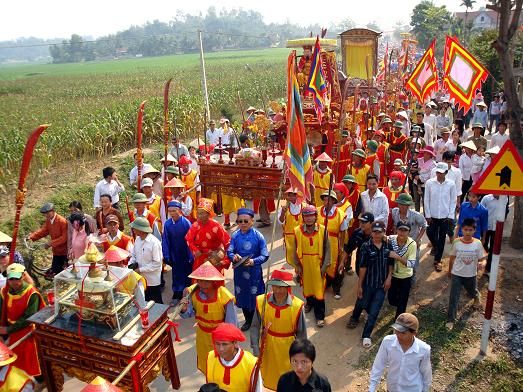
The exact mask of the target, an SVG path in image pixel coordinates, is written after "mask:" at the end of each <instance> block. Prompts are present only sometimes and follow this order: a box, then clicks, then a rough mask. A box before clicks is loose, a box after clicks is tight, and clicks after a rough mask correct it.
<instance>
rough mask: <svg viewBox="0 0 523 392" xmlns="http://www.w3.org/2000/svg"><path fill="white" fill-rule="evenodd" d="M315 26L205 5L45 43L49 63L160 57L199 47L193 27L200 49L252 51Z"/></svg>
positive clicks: (347, 23)
mask: <svg viewBox="0 0 523 392" xmlns="http://www.w3.org/2000/svg"><path fill="white" fill-rule="evenodd" d="M353 26H354V23H353V22H352V21H351V20H350V19H346V20H344V21H343V22H342V23H340V24H338V25H332V26H329V28H328V35H327V36H329V37H336V35H337V34H339V33H340V32H342V31H343V30H345V29H347V28H351V27H353ZM321 27H325V26H319V25H312V26H306V27H304V26H299V25H296V24H291V23H283V24H275V23H270V24H267V23H265V22H264V21H263V15H262V14H261V13H259V12H257V11H252V10H242V9H239V10H236V9H232V10H225V9H224V10H221V11H219V12H217V11H216V8H215V7H210V8H209V9H208V10H207V13H206V15H205V16H203V15H202V14H200V15H190V14H184V13H182V12H178V14H177V15H176V16H175V17H174V18H173V19H172V20H171V21H169V22H160V21H158V20H155V21H153V22H147V23H146V24H144V25H142V26H132V27H130V28H129V29H127V30H125V31H121V32H118V33H116V34H112V35H108V36H105V37H100V38H98V39H96V40H94V41H88V42H86V41H84V40H83V39H82V37H80V36H79V35H77V34H73V35H72V36H71V39H69V40H64V41H63V42H61V43H60V44H56V45H52V46H50V48H49V50H50V54H51V56H52V58H53V62H54V63H68V62H79V61H91V60H95V59H107V58H114V57H128V56H133V57H134V56H136V55H142V56H164V55H170V54H176V53H193V52H197V51H198V50H199V45H200V44H199V41H198V34H197V31H198V30H202V31H204V39H203V46H204V50H205V51H220V50H226V49H256V48H267V47H271V46H285V43H286V41H287V40H288V39H292V38H297V37H303V36H308V35H309V34H310V32H312V34H313V35H316V34H319V33H320V30H321Z"/></svg>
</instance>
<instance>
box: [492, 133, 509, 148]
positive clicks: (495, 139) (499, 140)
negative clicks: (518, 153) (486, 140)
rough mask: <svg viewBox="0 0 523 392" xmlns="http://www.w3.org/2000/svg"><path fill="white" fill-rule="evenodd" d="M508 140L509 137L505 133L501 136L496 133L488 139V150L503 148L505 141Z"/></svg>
mask: <svg viewBox="0 0 523 392" xmlns="http://www.w3.org/2000/svg"><path fill="white" fill-rule="evenodd" d="M508 139H510V136H509V134H508V132H507V131H505V133H504V134H503V135H502V134H501V133H499V132H496V133H495V134H494V135H492V138H491V139H490V144H489V146H488V147H489V148H492V147H495V146H498V147H499V148H501V147H503V145H504V144H505V143H506V141H507V140H508Z"/></svg>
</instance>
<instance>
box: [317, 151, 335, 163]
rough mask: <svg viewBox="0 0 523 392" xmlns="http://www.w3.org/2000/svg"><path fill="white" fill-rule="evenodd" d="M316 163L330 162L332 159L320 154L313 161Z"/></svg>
mask: <svg viewBox="0 0 523 392" xmlns="http://www.w3.org/2000/svg"><path fill="white" fill-rule="evenodd" d="M315 161H317V162H332V158H331V157H330V156H328V155H327V153H325V152H322V153H321V154H320V155H318V156H317V157H316V159H315Z"/></svg>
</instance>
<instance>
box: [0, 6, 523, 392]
mask: <svg viewBox="0 0 523 392" xmlns="http://www.w3.org/2000/svg"><path fill="white" fill-rule="evenodd" d="M374 3H381V2H380V1H374ZM463 3H464V4H463V6H465V7H466V9H467V13H470V14H471V15H472V14H473V15H476V13H475V12H469V8H470V9H472V7H473V5H472V4H468V3H469V2H463ZM465 3H467V4H465ZM470 3H474V2H470ZM488 3H493V5H492V7H487V8H489V9H492V10H493V11H492V12H494V13H496V12H497V14H498V18H501V19H499V20H498V24H499V23H501V25H502V26H508V27H507V29H506V31H505V33H507V34H510V33H512V34H514V32H513V31H512V30H511V29H513V28H514V30H515V29H516V28H517V29H521V26H523V23H519V22H518V21H519V20H520V19H519V18H520V14H521V8H522V3H521V2H520V1H516V2H513V3H514V4H512V3H511V2H508V3H507V2H505V1H498V2H496V1H494V2H488ZM505 3H507V4H508V5H507V4H505ZM430 4H432V3H430V2H427V1H421V2H419V4H418V5H416V8H415V9H414V15H416V13H417V12H419V9H417V7H422V6H427V7H428V6H429V5H430ZM431 6H432V7H435V6H434V4H432V5H431ZM347 7H349V6H348V5H347ZM351 7H352V5H351ZM360 7H364V5H361V6H360ZM496 7H497V8H496ZM507 7H508V8H507ZM435 8H437V7H435ZM440 8H445V6H442V7H440ZM347 11H348V10H347ZM481 12H482V11H478V13H477V14H478V15H482V14H481ZM485 12H486V11H485ZM507 13H508V15H507ZM457 15H458V13H456V16H455V18H458V16H457ZM485 15H486V14H485ZM481 17H482V18H483V16H481ZM467 18H468V16H467ZM473 18H476V16H473ZM473 18H472V17H471V23H475V22H476V19H473ZM412 21H413V22H412V23H411V24H412V25H413V26H414V24H413V23H414V21H415V16H412ZM465 22H466V21H465ZM518 23H519V24H518ZM473 31H474V30H473V29H472V28H470V27H469V34H472V33H473ZM496 31H497V30H496ZM500 31H501V30H500ZM198 34H199V44H198V49H197V50H198V51H199V52H200V57H199V60H200V63H199V67H200V69H201V74H200V77H201V93H200V96H199V98H198V99H199V103H198V105H199V106H198V107H199V108H201V109H202V110H201V112H200V113H199V115H198V116H195V117H196V118H195V119H194V121H193V122H192V124H194V125H193V126H192V127H191V126H185V128H182V127H181V126H180V125H179V124H178V121H185V120H186V119H187V118H188V116H189V115H186V114H180V113H182V111H181V110H182V109H181V108H182V106H184V105H186V106H190V104H189V103H188V102H185V103H184V102H183V101H182V100H181V99H178V97H177V96H176V94H177V92H178V91H179V90H178V89H179V86H178V85H179V84H180V83H181V81H180V78H183V76H180V74H179V73H178V74H176V75H174V74H173V75H172V76H168V79H167V80H165V79H163V80H164V82H163V83H162V84H159V83H157V82H156V84H157V86H156V87H157V88H156V93H153V94H156V95H151V94H150V93H149V91H148V92H147V93H146V92H145V89H144V93H143V96H140V97H137V98H136V99H134V98H133V99H132V100H130V104H131V105H133V112H134V113H133V115H132V118H131V119H126V120H125V121H124V120H122V122H121V126H122V127H124V128H125V132H126V133H127V134H128V135H130V136H129V137H130V140H129V144H128V145H127V147H128V148H122V147H123V145H122V146H119V147H117V146H116V144H114V145H112V144H111V145H110V144H107V145H106V146H105V147H104V151H105V152H104V154H99V155H97V162H96V168H97V170H96V173H94V172H92V173H88V174H87V173H83V172H82V170H84V169H85V168H84V167H83V165H84V164H85V163H81V162H80V158H78V166H79V168H71V167H68V170H69V171H72V172H74V176H78V177H82V179H81V186H79V185H75V187H76V189H75V190H74V192H72V193H68V194H67V195H74V198H73V197H72V196H70V197H69V198H67V197H65V198H64V197H62V196H60V194H59V193H56V192H59V188H64V189H65V188H68V187H70V185H68V184H67V181H68V180H67V178H70V175H72V174H71V173H69V174H68V176H67V177H65V176H64V178H63V179H61V180H60V181H61V182H60V183H59V185H57V186H50V187H45V188H46V191H45V192H44V191H42V192H40V193H38V197H37V196H36V195H37V192H36V190H37V189H36V187H35V184H40V183H41V182H38V181H40V179H38V178H36V177H39V176H40V175H45V174H42V171H38V173H39V174H38V176H37V175H36V173H37V170H39V169H38V165H40V164H41V162H42V161H41V159H40V158H39V157H40V155H39V154H40V153H41V150H42V149H43V150H45V148H46V147H45V143H47V141H48V140H49V138H51V137H52V133H53V124H43V125H40V126H37V127H36V128H34V130H33V131H32V132H30V133H29V135H28V137H27V140H26V141H25V142H24V145H23V154H22V155H21V157H20V160H19V162H18V166H17V167H16V169H17V170H16V172H14V173H15V174H14V176H13V179H12V180H11V182H6V184H7V185H5V186H4V185H2V184H1V183H0V186H1V189H2V190H3V192H4V193H6V194H8V195H14V199H13V198H11V199H9V201H8V202H6V204H2V210H3V214H2V215H5V216H4V217H3V218H2V222H0V223H1V225H0V228H1V231H0V243H1V245H0V261H1V262H0V271H1V274H0V335H2V340H1V341H0V392H1V391H5V392H31V391H49V392H58V391H62V390H63V391H82V392H94V391H100V392H101V391H113V392H116V391H140V392H142V391H167V390H181V391H195V392H196V391H201V392H209V391H213V392H219V391H226V392H263V391H277V392H287V391H293V392H299V391H324V392H330V391H369V392H378V391H388V392H415V391H416V392H428V391H444V390H445V391H454V390H455V391H462V390H470V391H473V390H496V391H497V390H499V391H501V390H503V391H509V390H511V391H512V390H513V391H516V390H520V391H521V390H523V372H522V370H521V368H520V367H519V366H520V365H514V366H515V367H514V368H511V370H510V371H508V370H507V371H506V374H504V370H503V369H504V368H502V367H500V366H501V365H491V368H492V369H498V371H493V373H496V375H491V376H488V377H487V376H485V377H483V378H482V379H481V380H479V379H480V378H481V377H480V376H476V377H477V378H478V380H476V381H474V382H476V384H475V383H474V382H472V381H467V382H468V384H465V383H461V381H460V380H461V379H462V378H464V377H467V374H469V375H470V374H480V373H481V372H482V371H484V370H477V369H476V368H474V367H473V366H478V367H479V366H481V365H477V363H485V362H481V361H492V359H491V358H492V357H491V356H492V355H493V353H494V355H495V358H498V357H499V356H501V355H503V358H507V357H508V355H509V354H505V351H503V354H501V349H500V348H499V344H500V337H499V335H500V332H499V330H500V329H499V328H501V327H499V325H503V324H500V321H499V318H500V317H501V316H500V314H502V313H503V312H505V313H504V314H506V313H511V314H512V316H510V317H512V319H510V320H512V321H504V322H505V323H506V324H507V325H510V328H511V329H510V331H511V332H512V333H514V334H515V335H514V336H517V339H516V338H514V339H515V340H514V341H515V342H516V343H513V344H515V345H516V351H517V352H519V353H521V349H522V348H523V335H521V332H518V331H519V329H520V328H521V330H522V331H523V320H521V324H520V321H517V320H520V318H518V317H519V316H517V314H518V313H519V314H523V309H521V311H518V309H520V308H518V307H517V306H519V305H517V304H516V305H514V306H515V307H514V308H512V307H511V306H512V305H509V304H508V303H507V304H505V302H504V301H505V300H506V297H508V296H512V295H514V296H516V295H517V301H521V299H519V298H520V297H519V296H520V295H521V291H519V294H517V292H518V289H514V290H515V293H516V294H507V292H505V290H508V289H509V288H510V286H511V285H512V286H514V287H521V286H520V284H521V282H520V281H518V279H519V278H517V277H516V278H514V277H511V275H510V274H518V273H519V270H520V267H518V266H517V264H510V266H511V267H509V266H508V265H509V264H507V265H505V264H503V266H502V265H501V263H500V255H501V260H502V262H503V263H505V262H508V259H507V260H505V256H504V254H503V253H502V252H501V250H500V249H501V246H502V243H503V247H504V249H505V247H508V246H509V244H510V246H512V247H513V248H512V247H511V248H510V249H511V250H512V249H518V247H517V245H516V244H517V242H515V241H513V240H512V239H511V240H510V242H509V240H508V239H507V240H506V241H504V240H503V236H505V237H508V236H510V232H509V231H508V228H509V227H510V228H511V230H512V233H518V230H521V227H522V224H521V222H523V221H522V220H521V219H522V217H523V210H521V206H520V204H518V203H519V197H520V196H523V174H522V170H523V160H522V158H521V155H520V152H521V150H522V148H523V136H522V132H521V124H520V117H518V116H520V115H521V114H522V113H523V109H522V108H521V103H519V101H517V100H516V101H515V100H514V98H515V97H516V98H517V97H518V94H519V97H520V98H521V97H522V96H523V95H522V93H521V92H519V89H520V88H521V87H520V86H519V83H520V82H519V77H520V76H522V75H523V74H521V73H517V72H520V70H521V68H518V71H517V72H515V71H514V73H513V77H512V78H508V79H507V78H503V79H501V78H500V76H498V78H500V80H496V79H495V78H494V76H493V72H494V71H493V70H492V67H493V63H492V61H490V62H488V63H485V61H486V60H485V58H484V57H482V56H478V55H477V54H475V53H476V52H475V50H472V49H471V45H472V44H471V42H472V41H473V39H477V38H470V37H464V36H463V35H460V34H461V33H458V32H456V31H454V30H452V31H451V30H449V31H447V32H446V33H445V34H444V35H441V36H437V37H436V36H434V37H427V36H426V34H427V32H426V31H421V32H420V30H419V29H418V27H415V28H413V29H412V30H411V31H405V32H401V34H400V33H398V34H392V33H390V32H386V31H383V32H380V31H377V29H373V28H370V27H369V28H360V27H351V28H349V29H347V30H345V31H341V30H340V31H329V30H328V29H324V28H322V29H321V30H320V31H316V30H313V31H311V32H310V34H307V36H295V37H289V38H288V39H286V40H285V42H282V43H281V46H282V47H284V48H285V49H281V50H285V56H284V57H285V58H286V62H284V61H280V63H279V66H280V72H282V73H285V84H281V85H280V86H279V89H280V91H281V92H282V94H285V95H283V96H278V95H274V96H273V95H270V94H269V93H268V91H269V90H268V89H267V90H263V88H260V86H259V85H256V86H255V87H256V89H257V92H258V95H257V98H255V99H253V98H252V96H251V95H249V94H248V93H246V92H245V93H244V92H243V90H242V86H241V84H235V86H231V88H230V91H228V95H230V96H232V98H233V99H232V100H230V101H228V102H233V104H231V105H232V106H231V105H229V106H223V107H221V108H220V110H217V106H216V103H213V100H217V99H218V98H217V96H218V93H217V92H215V91H213V85H212V83H209V86H208V85H207V78H211V77H220V76H219V75H218V76H216V75H215V76H211V75H212V74H213V72H216V70H215V68H213V62H212V60H213V59H214V58H213V57H210V60H211V61H209V62H208V63H209V64H210V65H209V64H207V68H206V65H205V59H206V56H208V53H204V47H205V48H207V49H206V50H209V49H208V47H206V46H205V44H204V40H205V37H204V38H202V31H201V30H199V31H198ZM206 34H208V33H206ZM475 34H477V32H476V33H475ZM500 34H501V33H500ZM204 35H205V34H204ZM218 35H219V34H218ZM500 37H501V35H500V36H499V37H498V38H497V40H498V41H495V42H494V43H493V44H492V48H495V49H496V50H498V49H497V47H496V45H501V43H499V42H502V41H499V40H500V39H501V38H500ZM469 38H470V39H469ZM505 38H506V37H505ZM494 39H496V37H493V38H492V41H493V40H494ZM518 39H520V38H518ZM474 42H477V41H474ZM503 42H504V41H503ZM507 42H508V41H507ZM517 42H518V43H517V45H520V46H515V48H516V49H514V48H512V47H511V49H510V50H511V51H512V50H514V51H515V52H517V51H519V52H517V53H519V54H518V56H519V57H518V59H519V60H518V61H519V66H521V64H522V63H523V56H521V52H522V51H523V49H522V48H523V46H522V44H521V42H523V41H517ZM122 45H124V44H122ZM514 45H516V44H514ZM492 50H494V49H492ZM230 53H233V52H232V51H231V52H230ZM498 53H501V52H499V51H498ZM0 54H1V50H0ZM136 57H137V58H138V57H139V56H136ZM195 58H196V57H195ZM503 59H504V58H503V57H502V55H501V54H500V55H499V59H498V58H496V59H495V60H496V61H497V63H496V67H497V68H496V72H505V71H507V64H506V62H505V63H503V61H504V60H503ZM208 60H209V59H208ZM137 61H141V59H137ZM254 61H256V60H254ZM260 61H261V60H260ZM500 62H501V68H500ZM511 62H512V63H514V59H513V58H512V59H511ZM86 64H87V63H86ZM52 66H54V64H53V65H52ZM251 66H252V64H251V65H249V64H245V65H244V66H243V67H242V68H241V71H239V72H240V73H245V74H247V75H249V74H250V73H254V72H256V71H254V70H253V69H251ZM167 69H168V68H166V70H167ZM500 69H501V71H500ZM0 72H2V68H1V67H0ZM169 72H170V71H169ZM169 72H166V73H165V75H170V74H169ZM511 72H512V71H511ZM503 75H505V74H503ZM236 76H238V77H239V76H240V75H236ZM516 76H517V80H518V81H517V84H516V82H515V81H514V78H515V77H516ZM233 77H234V75H233ZM0 80H1V78H0ZM508 81H511V83H512V84H510V85H508V84H507V83H508ZM236 87H237V88H238V91H236V90H235V89H236ZM516 88H517V89H518V91H516ZM233 90H234V91H233ZM3 91H4V90H2V87H1V85H0V96H1V95H2V94H3ZM6 91H7V90H6ZM160 91H161V92H160ZM6 94H8V93H6ZM202 97H203V99H202ZM78 99H80V98H78ZM160 107H162V109H163V111H161V112H160V110H159V108H160ZM232 107H234V108H232ZM211 109H212V110H211ZM183 110H185V108H184V109H183ZM158 113H160V114H159V116H161V117H158V118H161V120H162V121H157V120H152V118H153V116H156V115H157V114H158ZM183 113H186V112H185V111H183ZM184 116H185V117H184ZM154 118H156V119H157V117H154ZM183 118H185V120H184V119H183ZM191 121H192V120H191ZM93 124H94V122H93ZM183 124H186V123H183ZM202 128H203V129H202ZM122 129H123V128H122ZM122 132H123V131H122ZM152 134H155V135H157V136H154V137H151V135H152ZM24 137H25V136H24ZM2 145H3V144H0V147H1V146H2ZM2 148H3V147H2ZM0 152H2V151H0ZM2 154H4V152H2ZM5 154H7V150H6V151H5ZM69 164H76V163H75V162H68V165H69ZM0 169H1V167H0ZM85 170H87V169H85ZM0 172H2V173H3V174H5V175H6V176H7V175H11V172H9V173H8V172H7V171H3V170H0ZM18 173H19V176H18V177H16V176H17V175H18ZM48 174H49V173H48ZM49 175H50V176H52V174H49ZM46 178H48V177H46ZM75 184H78V183H75ZM38 186H39V185H38ZM8 187H10V189H7V188H8ZM29 217H31V218H29ZM34 217H36V218H34ZM4 219H5V223H4V222H3V220H4ZM504 224H506V227H505V230H504ZM504 231H505V234H504ZM519 232H520V233H522V232H521V231H519ZM507 233H508V234H507ZM506 257H507V258H508V256H506ZM519 257H520V256H519ZM516 259H517V256H516ZM519 261H521V258H519ZM516 270H518V271H516ZM509 271H510V272H509ZM516 276H521V275H516ZM522 278H523V277H522ZM500 279H501V280H500ZM506 279H512V280H506ZM498 282H500V283H499V284H500V285H501V290H499V287H498V293H496V284H497V283H498ZM508 282H510V284H509V283H508ZM518 282H519V283H518ZM499 291H501V295H500V294H499ZM495 295H497V297H496V299H495ZM501 309H505V310H501ZM503 317H505V316H503ZM507 317H508V316H507ZM504 320H509V319H504ZM520 335H521V337H519V336H520ZM507 340H508V341H510V340H513V339H512V337H511V335H510V334H508V335H507ZM506 344H507V345H510V343H506ZM518 345H519V346H518ZM489 346H490V348H489ZM494 347H496V348H494ZM517 347H520V349H519V351H518V348H517ZM446 350H448V351H446ZM449 351H452V354H449ZM472 351H473V353H472ZM471 353H472V354H471ZM478 353H479V354H478ZM449 355H451V356H450V357H449ZM452 355H454V356H455V357H456V361H457V362H453V363H452V364H450V365H449V364H448V363H446V361H450V360H449V359H448V358H452ZM516 355H517V354H516ZM473 357H474V358H473ZM478 357H481V358H480V359H478ZM519 358H520V360H521V359H522V356H520V357H519ZM469 360H470V363H475V364H476V365H471V364H469V362H467V361H469ZM473 361H480V362H473ZM504 361H508V360H507V359H504ZM511 361H512V359H511ZM449 363H450V362H449ZM487 363H488V362H487ZM504 363H505V362H504ZM511 363H512V362H511ZM514 363H517V361H516V360H514ZM466 364H467V365H466ZM496 366H498V367H496ZM449 368H453V370H452V371H451V370H449ZM478 369H479V368H478ZM474 372H476V373H474ZM444 373H447V375H446V377H447V378H452V380H450V381H448V380H447V381H442V377H445V376H444V375H443V374H444ZM509 373H510V374H509ZM507 385H508V386H507Z"/></svg>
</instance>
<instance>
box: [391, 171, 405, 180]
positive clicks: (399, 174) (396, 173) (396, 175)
mask: <svg viewBox="0 0 523 392" xmlns="http://www.w3.org/2000/svg"><path fill="white" fill-rule="evenodd" d="M403 176H404V174H403V173H402V172H400V171H398V170H394V171H393V172H392V173H390V175H389V177H390V178H398V179H400V180H401V179H402V178H403Z"/></svg>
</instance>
